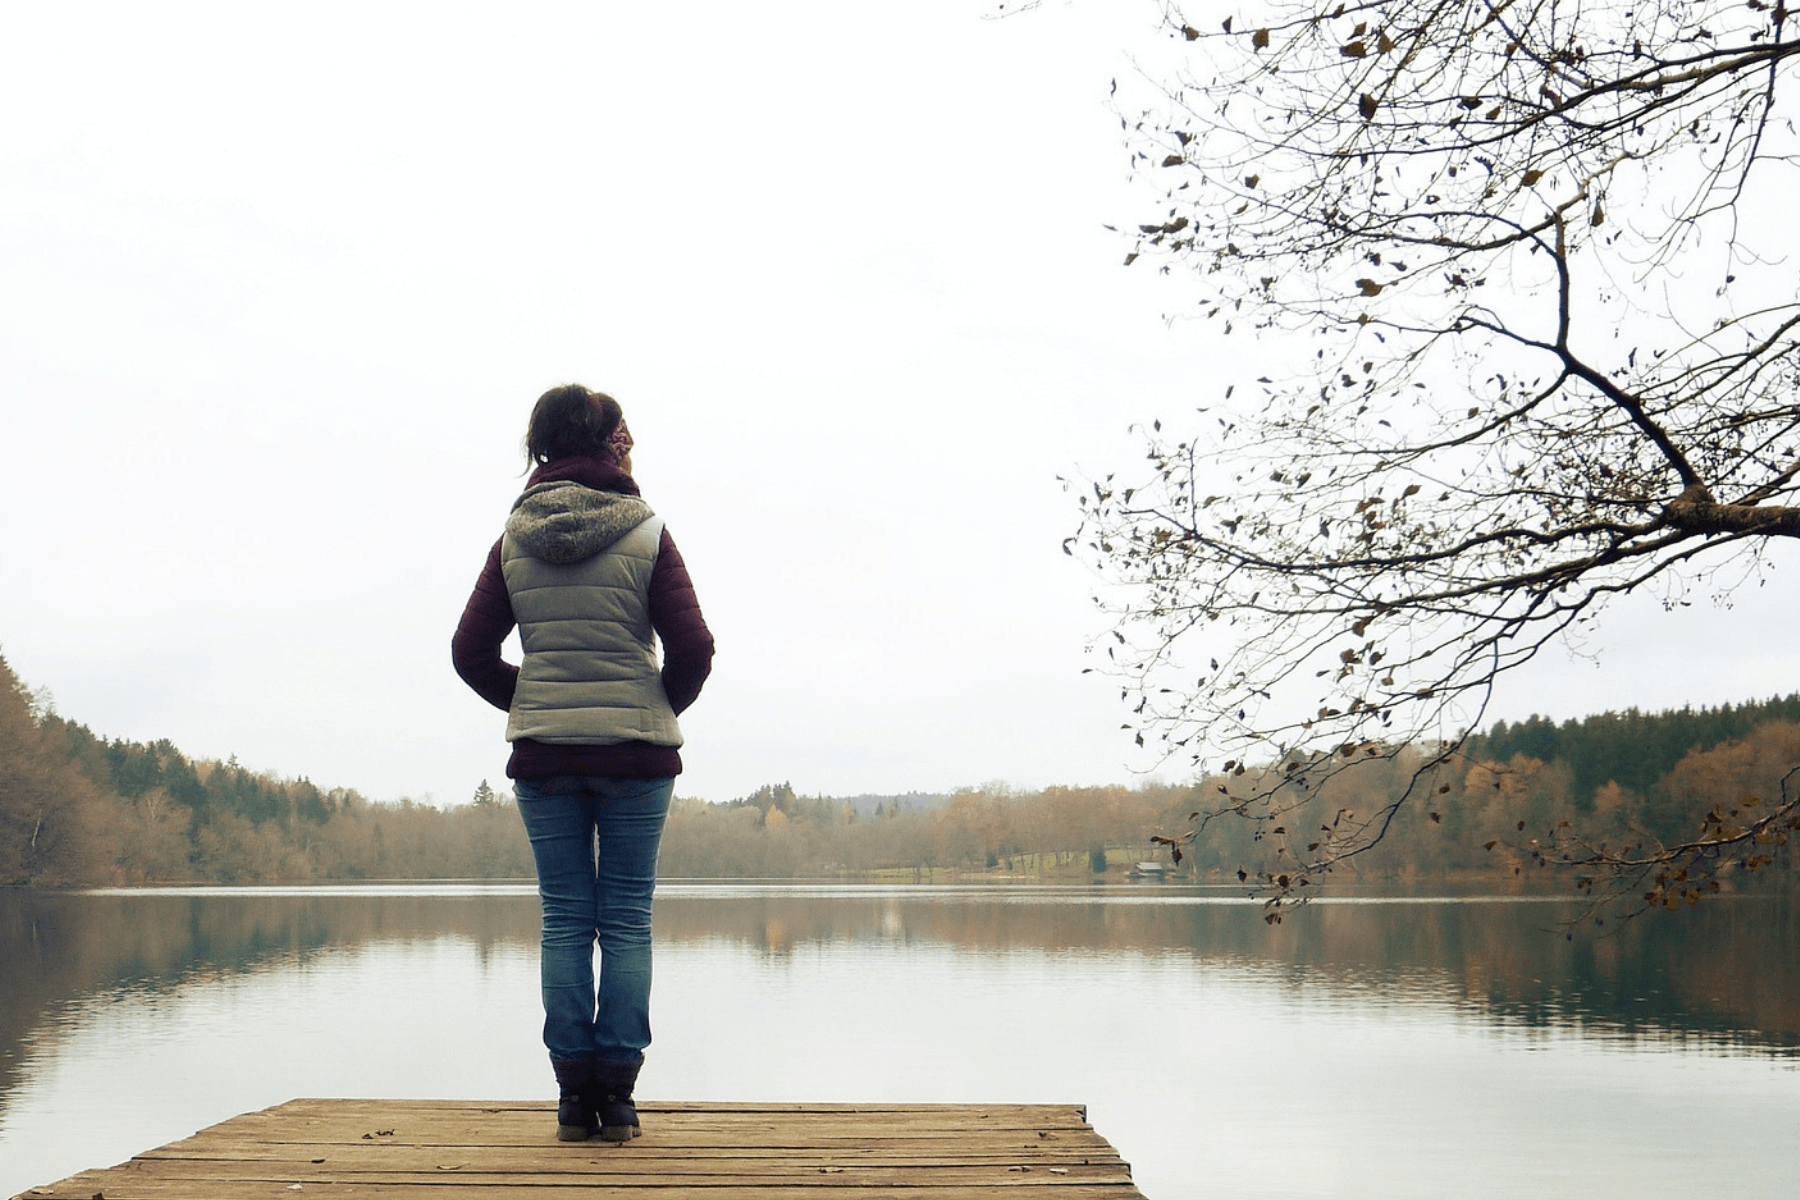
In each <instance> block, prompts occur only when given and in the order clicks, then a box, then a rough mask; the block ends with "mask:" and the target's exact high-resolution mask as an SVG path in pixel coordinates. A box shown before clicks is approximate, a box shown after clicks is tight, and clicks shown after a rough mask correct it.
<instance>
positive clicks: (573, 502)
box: [506, 479, 655, 566]
mask: <svg viewBox="0 0 1800 1200" xmlns="http://www.w3.org/2000/svg"><path fill="white" fill-rule="evenodd" d="M654 515H655V514H654V513H653V512H651V510H650V506H649V505H648V504H646V503H644V501H643V500H641V499H640V498H638V497H637V496H627V495H625V494H623V493H621V492H611V491H600V490H599V489H597V488H591V487H587V486H585V485H584V484H580V483H576V482H575V481H574V480H572V479H553V480H549V481H546V482H544V483H537V484H533V485H532V486H531V487H528V488H526V489H525V493H524V494H523V495H521V496H520V497H519V498H518V500H517V501H515V502H514V504H513V511H512V515H511V516H509V517H508V518H507V519H506V532H507V533H508V534H509V535H510V536H511V537H512V539H513V541H514V542H516V543H517V544H518V546H519V548H520V549H521V550H523V551H525V553H527V554H529V555H531V557H533V558H535V559H539V560H541V561H543V562H547V563H555V564H557V565H559V566H564V565H567V564H569V563H578V562H584V561H586V560H587V559H590V558H592V557H594V556H595V555H596V554H599V553H600V552H601V551H603V550H605V549H606V548H607V547H608V546H611V545H612V544H613V543H614V542H616V541H618V540H619V539H620V538H622V537H624V536H625V535H626V534H628V533H630V532H631V531H632V530H633V529H636V528H637V527H638V526H639V525H642V524H643V523H644V522H645V521H648V520H649V519H650V518H651V517H652V516H654Z"/></svg>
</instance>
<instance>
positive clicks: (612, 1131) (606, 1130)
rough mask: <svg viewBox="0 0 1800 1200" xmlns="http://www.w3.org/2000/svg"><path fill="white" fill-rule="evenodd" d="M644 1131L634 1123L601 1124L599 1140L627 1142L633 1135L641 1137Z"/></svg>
mask: <svg viewBox="0 0 1800 1200" xmlns="http://www.w3.org/2000/svg"><path fill="white" fill-rule="evenodd" d="M643 1134H644V1131H643V1130H642V1129H640V1128H639V1127H638V1126H636V1125H602V1126H601V1127H600V1140H601V1141H603V1142H629V1141H630V1140H631V1139H632V1138H634V1137H642V1136H643Z"/></svg>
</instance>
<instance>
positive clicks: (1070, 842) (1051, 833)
mask: <svg viewBox="0 0 1800 1200" xmlns="http://www.w3.org/2000/svg"><path fill="white" fill-rule="evenodd" d="M1421 759H1422V756H1420V755H1417V754H1410V753H1401V754H1397V755H1395V756H1393V757H1391V758H1390V759H1388V760H1386V761H1384V762H1382V763H1378V764H1377V763H1371V764H1367V766H1368V768H1369V769H1366V770H1363V771H1358V772H1349V773H1345V774H1340V775H1334V776H1331V777H1330V778H1328V779H1326V780H1325V781H1324V782H1323V783H1322V784H1321V785H1320V786H1319V787H1318V788H1317V789H1315V790H1313V791H1311V792H1306V791H1304V790H1303V789H1297V790H1296V791H1295V795H1296V799H1295V800H1294V801H1293V802H1292V803H1291V805H1290V808H1289V810H1288V811H1287V813H1286V815H1285V816H1284V817H1283V822H1284V823H1283V824H1281V825H1277V826H1274V827H1273V828H1270V826H1269V825H1268V824H1267V823H1266V822H1264V823H1261V824H1259V823H1256V822H1248V821H1240V820H1235V819H1233V818H1232V817H1231V815H1230V814H1229V813H1226V814H1225V815H1223V816H1219V817H1214V818H1212V819H1209V820H1205V819H1203V820H1196V814H1199V815H1200V816H1201V817H1202V818H1204V817H1205V815H1206V814H1207V813H1211V812H1214V811H1216V810H1217V809H1218V808H1219V807H1220V804H1219V801H1220V798H1221V797H1224V796H1226V795H1227V794H1228V792H1229V788H1228V787H1227V785H1228V784H1229V783H1230V782H1231V776H1230V775H1216V776H1214V775H1209V776H1207V777H1204V778H1202V779H1200V780H1199V781H1197V782H1195V783H1191V784H1180V785H1175V784H1144V785H1139V786H1135V787H1124V786H1103V787H1060V786H1059V787H1049V788H1043V789H1040V790H1035V791H1025V790H1018V789H1013V788H1008V787H1005V786H1000V785H988V786H985V787H979V788H968V789H963V790H960V791H958V792H956V793H954V794H952V795H949V796H930V797H905V798H891V799H889V800H887V801H884V802H882V803H878V804H876V805H874V806H873V807H872V808H871V807H869V806H868V805H867V803H866V802H865V803H858V802H856V801H854V800H851V799H843V798H834V797H824V796H804V795H800V794H798V793H796V792H795V791H794V789H793V788H792V787H791V786H790V785H788V784H771V785H766V786H764V787H761V788H759V789H758V790H757V791H755V792H754V793H752V794H751V795H749V796H746V797H743V798H740V799H736V800H732V801H730V802H729V803H723V804H712V803H706V802H704V801H700V800H695V799H691V798H678V799H677V801H676V803H675V806H674V808H673V809H672V810H671V813H670V816H669V822H668V826H667V830H666V832H665V835H664V839H663V851H662V874H663V875H664V876H665V877H668V878H697V879H716V878H817V877H845V878H896V877H897V878H909V879H923V878H931V879H939V880H942V879H946V878H975V877H980V878H991V877H994V876H1008V877H1013V878H1081V879H1086V878H1090V877H1092V876H1093V875H1094V874H1096V873H1099V872H1102V871H1104V872H1106V873H1107V874H1110V875H1113V876H1117V875H1119V874H1121V873H1122V872H1124V871H1125V870H1127V869H1128V868H1129V867H1130V866H1131V865H1132V864H1134V863H1136V862H1137V861H1139V860H1146V859H1154V860H1156V861H1159V862H1161V863H1163V864H1164V865H1165V866H1167V867H1170V868H1172V869H1174V870H1175V872H1176V873H1177V874H1179V875H1182V876H1185V877H1189V878H1195V879H1199V880H1203V881H1205V880H1210V881H1220V882H1232V881H1233V880H1234V879H1235V878H1236V876H1237V874H1238V872H1239V871H1241V870H1243V869H1244V867H1245V864H1247V863H1265V862H1268V861H1271V860H1273V861H1276V862H1279V861H1280V860H1281V859H1282V858H1283V857H1284V856H1285V855H1286V854H1288V853H1290V852H1291V853H1294V854H1298V853H1300V852H1301V851H1302V850H1303V849H1304V844H1305V843H1309V842H1312V841H1317V840H1321V839H1325V838H1329V837H1330V836H1332V830H1333V828H1334V825H1338V826H1341V825H1342V824H1343V823H1344V822H1345V821H1347V820H1348V821H1355V820H1357V819H1358V814H1360V813H1370V812H1376V811H1379V810H1381V809H1382V808H1383V807H1384V805H1385V803H1386V801H1387V800H1388V799H1390V798H1391V795H1392V794H1394V792H1395V789H1403V788H1405V787H1408V786H1417V783H1416V781H1415V780H1413V779H1412V778H1411V777H1410V775H1409V773H1410V772H1412V771H1413V770H1414V769H1415V768H1416V766H1417V764H1418V762H1419V761H1421ZM1796 763H1800V695H1797V696H1789V697H1787V698H1784V699H1774V700H1769V701H1766V702H1758V703H1750V704H1744V705H1737V706H1732V705H1727V706H1724V707H1721V708H1713V709H1700V710H1692V709H1684V710H1681V711H1678V712H1669V713H1658V714H1646V713H1640V712H1637V711H1635V710H1632V711H1628V712H1625V713H1621V714H1615V713H1608V714H1604V715H1601V716H1597V717H1590V718H1587V719H1585V720H1581V721H1568V722H1563V723H1561V724H1555V723H1552V722H1549V721H1547V720H1544V719H1542V718H1538V717H1533V718H1531V719H1530V720H1527V721H1523V722H1519V723H1517V724H1511V725H1509V724H1506V723H1499V724H1496V725H1495V726H1493V728H1492V729H1490V730H1488V731H1487V732H1485V733H1482V734H1479V735H1476V736H1475V737H1473V738H1471V739H1470V740H1469V741H1468V743H1467V746H1466V747H1465V750H1464V752H1462V753H1461V754H1459V755H1458V756H1457V758H1456V759H1454V760H1453V761H1452V762H1451V763H1450V764H1449V765H1448V766H1447V767H1441V768H1438V770H1437V773H1436V774H1435V775H1434V777H1433V779H1432V788H1431V795H1430V801H1429V803H1427V804H1424V805H1414V806H1408V807H1407V808H1406V809H1403V810H1402V812H1401V815H1400V817H1399V818H1397V819H1396V821H1395V823H1394V825H1393V826H1392V827H1391V828H1390V829H1389V830H1388V831H1387V834H1386V836H1385V837H1384V838H1383V839H1382V840H1381V841H1380V842H1379V844H1377V845H1376V846H1375V847H1374V849H1372V850H1369V851H1367V852H1366V853H1363V854H1360V855H1358V856H1357V857H1356V859H1354V860H1353V861H1351V862H1349V863H1346V864H1344V868H1343V869H1344V871H1345V872H1346V873H1347V874H1348V875H1349V876H1352V877H1358V876H1360V877H1368V878H1375V879H1384V878H1394V877H1406V878H1432V877H1442V876H1453V875H1473V876H1494V877H1501V876H1504V877H1509V878H1510V877H1516V875H1517V874H1518V873H1522V872H1524V871H1525V870H1527V869H1528V868H1529V866H1530V865H1531V855H1530V844H1531V837H1532V836H1533V835H1534V834H1535V833H1536V832H1537V831H1539V830H1548V829H1554V828H1558V827H1559V826H1560V827H1563V828H1576V829H1579V830H1580V831H1581V833H1582V836H1586V837H1591V838H1594V839H1597V840H1606V839H1611V840H1612V841H1613V842H1615V843H1619V844H1623V843H1626V842H1630V841H1634V840H1635V841H1640V842H1643V841H1649V842H1670V841H1673V840H1678V839H1681V838H1684V837H1690V836H1692V835H1693V834H1694V833H1695V832H1696V826H1695V822H1696V820H1697V816H1696V814H1699V813H1703V812H1705V811H1707V810H1708V809H1710V808H1713V807H1715V806H1718V805H1737V804H1742V803H1745V802H1746V798H1750V799H1751V800H1754V799H1755V798H1756V797H1759V796H1760V797H1765V798H1767V797H1775V796H1778V795H1779V793H1780V788H1781V786H1782V779H1783V777H1784V776H1785V775H1786V774H1787V773H1788V772H1789V771H1790V770H1792V768H1793V766H1794V764H1796ZM1177 855H1178V856H1179V860H1178V861H1177ZM1774 865H1777V866H1778V867H1779V868H1780V869H1782V870H1785V871H1791V870H1792V861H1791V857H1790V858H1786V859H1781V860H1779V861H1777V862H1776V863H1775V864H1774ZM531 875H532V865H531V854H530V848H529V845H528V843H527V842H526V839H525V836H524V832H523V829H522V828H521V826H520V823H519V819H518V815H517V813H516V812H515V811H514V801H513V799H512V797H511V795H510V794H508V793H506V792H504V791H498V790H496V789H494V788H492V787H490V786H489V785H488V784H487V783H486V782H485V781H484V782H482V783H481V784H480V786H479V787H477V788H476V789H475V790H474V794H473V796H472V799H471V801H470V802H469V803H466V804H461V805H456V806H452V807H449V808H439V807H436V806H434V805H430V804H419V803H413V802H411V801H406V800H402V801H398V802H377V801H372V800H369V799H367V798H366V797H364V796H362V795H360V794H359V793H357V792H356V791H354V790H351V789H347V788H320V787H318V786H317V785H315V784H314V783H312V782H311V781H310V780H308V779H305V778H299V779H277V778H272V777H271V776H269V775H267V774H263V773H259V772H255V771H250V770H247V769H246V768H244V767H242V766H241V765H239V764H238V763H236V762H235V761H233V760H228V761H225V762H213V761H202V760H195V759H190V758H189V757H188V756H186V755H185V754H183V753H182V752H181V751H180V750H179V749H177V748H176V747H175V746H173V745H172V744H170V743H169V742H168V741H166V740H163V741H156V742H148V743H145V742H129V741H124V740H108V739H105V738H102V737H99V736H97V735H96V734H94V733H93V732H92V731H91V730H90V729H88V728H87V727H86V726H84V725H82V724H80V723H78V722H75V721H71V720H69V719H67V718H65V717H63V716H61V715H59V714H57V713H56V712H54V711H53V709H52V708H51V706H49V705H48V704H46V703H43V702H41V701H37V700H34V698H33V696H32V695H31V694H30V693H28V692H27V691H26V690H25V689H24V688H23V687H22V686H21V685H20V683H19V681H18V679H17V677H16V676H14V674H13V673H12V671H11V669H10V668H9V667H8V666H7V665H6V663H5V660H4V659H3V658H0V884H6V885H27V886H76V885H94V884H124V885H131V884H149V883H305V882H312V881H327V880H387V879H528V878H530V877H531ZM1320 882H1324V881H1323V880H1321V881H1320Z"/></svg>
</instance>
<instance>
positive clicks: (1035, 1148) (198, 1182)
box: [13, 1099, 1143, 1200]
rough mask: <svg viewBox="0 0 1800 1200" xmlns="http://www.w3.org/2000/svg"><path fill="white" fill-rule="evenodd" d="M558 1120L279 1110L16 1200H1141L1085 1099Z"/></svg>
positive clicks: (329, 1104) (526, 1110)
mask: <svg viewBox="0 0 1800 1200" xmlns="http://www.w3.org/2000/svg"><path fill="white" fill-rule="evenodd" d="M555 1111H556V1110H555V1105H554V1104H546V1103H542V1102H512V1101H492V1100H331V1099H301V1100H290V1101H288V1102H287V1103H286V1104H279V1105H276V1106H275V1107H273V1108H267V1109H263V1110H262V1111H260V1112H252V1113H244V1114H243V1115H241V1116H236V1117H233V1118H231V1119H230V1120H227V1121H222V1122H220V1123H219V1124H217V1125H213V1126H211V1127H209V1128H207V1129H203V1130H201V1131H200V1132H199V1133H196V1134H195V1135H194V1136H192V1137H189V1138H184V1139H182V1140H181V1141H178V1142H171V1143H170V1144H168V1145H166V1146H159V1147H157V1148H156V1149H154V1150H147V1151H145V1152H144V1153H142V1154H139V1155H137V1156H136V1157H134V1158H132V1159H131V1160H130V1161H128V1162H124V1163H120V1164H119V1165H117V1166H114V1167H104V1168H96V1169H93V1170H88V1171H83V1172H81V1173H80V1174H78V1175H72V1176H70V1177H69V1178H67V1179H64V1180H61V1181H59V1182H56V1183H51V1184H45V1185H43V1186H41V1187H34V1188H29V1189H27V1190H26V1191H24V1192H21V1193H20V1194H19V1195H18V1196H16V1197H14V1198H13V1200H575V1194H576V1192H577V1190H579V1191H580V1192H582V1193H584V1196H583V1198H582V1200H585V1195H586V1194H592V1193H594V1192H595V1190H596V1189H600V1190H603V1192H604V1194H605V1195H608V1196H621V1197H627V1198H630V1197H633V1196H636V1195H637V1194H638V1193H640V1192H641V1193H642V1195H643V1200H875V1198H876V1197H883V1196H900V1195H902V1194H904V1195H905V1196H906V1197H908V1198H909V1200H976V1198H977V1197H981V1198H988V1200H1143V1198H1142V1193H1140V1192H1139V1191H1138V1190H1137V1187H1136V1185H1135V1184H1134V1183H1133V1182H1132V1180H1131V1169H1130V1166H1129V1164H1127V1163H1125V1162H1124V1161H1123V1160H1121V1159H1120V1158H1119V1155H1118V1152H1117V1151H1116V1150H1114V1149H1113V1147H1112V1146H1111V1145H1110V1144H1109V1143H1108V1142H1107V1141H1106V1139H1105V1138H1103V1137H1101V1136H1100V1134H1099V1133H1098V1132H1097V1131H1096V1130H1095V1129H1094V1128H1093V1126H1091V1125H1089V1124H1088V1122H1087V1109H1086V1106H1084V1105H1080V1104H810V1103H767V1104H763V1103H733V1102H710V1103H701V1102H695V1103H651V1102H645V1103H643V1104H641V1105H640V1106H639V1110H638V1111H639V1113H640V1114H641V1116H642V1118H643V1126H644V1136H643V1137H641V1138H638V1139H636V1140H634V1141H631V1142H628V1143H623V1144H615V1143H610V1142H602V1141H599V1140H591V1141H586V1142H558V1141H557V1140H556V1138H555V1124H556V1116H555Z"/></svg>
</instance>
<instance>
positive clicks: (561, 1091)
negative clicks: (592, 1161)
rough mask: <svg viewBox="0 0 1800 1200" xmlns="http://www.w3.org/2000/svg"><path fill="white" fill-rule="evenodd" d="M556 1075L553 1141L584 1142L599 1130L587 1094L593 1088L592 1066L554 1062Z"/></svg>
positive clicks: (571, 1061)
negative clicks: (554, 1137)
mask: <svg viewBox="0 0 1800 1200" xmlns="http://www.w3.org/2000/svg"><path fill="white" fill-rule="evenodd" d="M550 1069H551V1070H552V1071H554V1072H556V1093H557V1095H556V1139H557V1140H558V1141H560V1142H585V1141H587V1140H588V1138H590V1137H592V1136H593V1135H594V1134H595V1133H596V1132H597V1131H598V1130H599V1128H600V1125H599V1122H597V1121H596V1120H595V1119H594V1110H593V1107H592V1106H591V1105H589V1104H588V1099H587V1093H588V1091H589V1090H591V1089H592V1087H593V1085H594V1069H593V1064H592V1063H591V1062H590V1061H589V1060H587V1059H579V1058H577V1059H567V1058H553V1059H551V1060H550Z"/></svg>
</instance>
